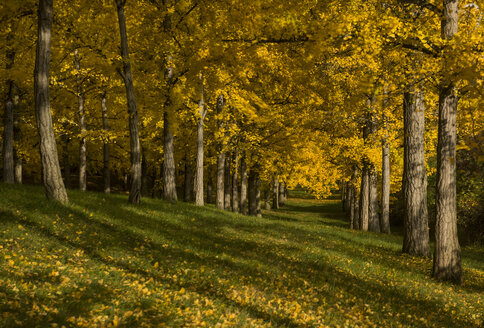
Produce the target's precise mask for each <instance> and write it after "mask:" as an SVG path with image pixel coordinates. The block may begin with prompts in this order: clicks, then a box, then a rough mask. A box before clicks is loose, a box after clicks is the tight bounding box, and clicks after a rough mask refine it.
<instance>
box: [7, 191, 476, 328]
mask: <svg viewBox="0 0 484 328" xmlns="http://www.w3.org/2000/svg"><path fill="white" fill-rule="evenodd" d="M34 201H35V200H34ZM37 204H38V203H37ZM75 204H81V205H82V206H81V208H82V207H84V209H85V210H86V211H84V210H83V211H80V210H77V209H74V208H73V207H71V206H67V207H62V206H60V205H55V206H52V207H50V206H46V207H42V208H36V210H37V211H38V212H40V213H42V215H48V216H55V215H56V214H58V210H59V209H60V210H61V211H62V212H63V214H64V216H68V215H69V214H71V217H70V218H69V216H68V218H63V220H66V223H67V222H68V223H72V224H74V225H75V229H73V230H72V231H71V230H66V231H54V230H52V229H49V228H48V227H46V226H44V225H43V224H42V223H41V222H38V221H37V220H35V218H34V217H32V218H29V217H27V218H23V217H21V216H18V215H16V214H14V212H5V211H4V212H1V213H0V216H1V217H2V218H3V217H5V218H4V222H8V221H10V222H12V223H15V224H17V223H21V224H23V225H25V226H27V227H29V228H30V230H31V231H32V233H37V234H41V235H43V236H44V237H46V238H48V239H52V240H54V241H56V242H58V243H61V244H63V245H65V246H67V247H69V248H73V249H81V250H82V251H84V252H85V253H86V255H87V256H89V257H90V258H91V259H92V260H94V261H98V262H101V263H104V264H106V265H110V266H115V267H117V268H119V269H121V270H124V271H127V272H129V273H132V274H137V275H141V276H144V277H146V278H153V279H154V280H156V281H157V282H159V283H161V284H164V285H168V286H169V288H170V289H173V290H178V289H179V288H181V287H183V288H186V289H188V290H191V291H194V292H197V293H198V294H201V295H205V296H207V297H210V298H216V299H218V300H219V301H221V302H223V303H225V304H227V305H228V306H232V307H236V308H239V309H241V310H244V311H246V312H247V313H249V314H250V315H251V316H253V317H255V318H259V319H262V320H264V321H268V322H272V323H275V324H277V325H279V326H286V327H297V326H299V325H298V323H297V322H295V321H294V320H293V319H291V318H290V317H289V316H284V315H280V314H277V313H269V312H268V311H264V309H261V308H260V307H257V306H255V305H251V304H242V303H241V302H238V301H236V300H233V299H231V298H229V297H228V296H227V295H226V293H225V291H224V286H223V285H217V284H216V283H215V282H214V281H212V280H210V279H208V278H202V279H201V280H192V281H186V282H180V281H178V280H176V281H175V280H173V279H169V278H167V275H164V274H162V273H163V271H165V270H168V271H169V270H170V265H171V264H183V263H185V262H186V263H188V264H187V265H191V266H193V267H194V268H197V267H200V266H210V267H213V268H215V269H216V270H218V272H219V274H220V275H221V276H223V275H225V276H226V277H228V278H230V279H235V280H237V279H240V280H241V281H243V282H249V281H250V283H253V284H259V286H258V287H259V288H260V290H263V289H264V287H266V286H267V285H266V284H269V285H270V284H271V283H275V282H278V281H280V282H282V283H283V284H284V285H285V286H287V287H288V288H293V289H294V290H298V289H301V288H305V285H304V284H303V283H302V282H301V278H303V279H304V280H305V281H309V284H310V286H312V287H314V289H315V290H319V292H318V293H319V295H320V296H321V297H325V298H326V299H328V300H329V302H332V303H336V302H337V301H338V299H337V297H336V296H335V293H332V292H331V289H334V290H338V291H342V292H344V293H345V295H347V298H348V299H352V298H353V297H355V298H356V299H357V300H359V301H361V302H362V303H361V302H360V303H361V304H363V303H368V304H371V305H372V307H374V308H377V309H378V308H381V307H382V306H383V305H385V304H391V306H392V308H393V310H394V311H395V312H399V311H400V312H403V311H404V310H406V308H407V306H408V305H409V304H410V305H414V306H415V307H416V308H418V309H422V313H420V314H421V315H422V316H424V315H425V313H426V312H427V311H429V312H435V313H439V316H440V317H439V318H438V319H436V320H438V322H440V323H442V324H451V323H452V324H453V326H466V325H468V322H466V321H462V320H460V319H458V318H455V317H453V316H452V315H451V314H450V313H447V312H445V313H442V312H440V310H441V309H442V308H443V305H444V304H441V302H439V301H435V300H425V299H420V298H416V297H414V296H412V295H411V294H409V293H408V291H407V290H405V289H404V288H399V287H398V286H397V287H395V286H387V285H385V284H383V281H380V282H379V281H376V280H375V281H367V280H364V279H362V278H359V277H358V276H356V275H353V274H349V273H348V272H345V271H344V270H342V269H344V268H341V267H336V266H335V265H334V264H332V263H331V262H330V260H329V259H326V260H325V259H324V258H322V259H315V260H311V259H304V258H303V257H297V253H298V252H301V251H302V249H300V248H299V247H294V246H286V245H280V244H277V245H276V244H271V243H270V242H265V243H259V242H255V241H252V240H246V239H243V235H233V236H231V237H230V238H229V237H225V236H222V235H221V234H222V233H223V232H224V230H223V229H224V228H226V227H230V228H231V229H232V230H233V231H240V232H241V233H245V234H246V235H247V236H245V237H254V232H257V233H261V234H263V233H266V232H268V231H271V233H272V234H273V236H274V237H277V236H278V235H279V236H280V235H281V234H284V235H285V236H287V238H288V239H291V240H292V241H294V242H296V243H297V242H303V241H304V242H312V243H316V242H317V245H318V247H321V248H322V249H325V248H328V249H332V250H334V251H335V252H337V253H339V254H341V255H345V256H350V257H354V258H361V257H364V256H368V254H366V252H362V251H360V250H359V249H357V245H356V246H355V245H352V246H353V247H351V248H349V249H348V248H345V249H344V250H343V249H341V248H340V249H338V250H335V240H343V236H342V235H341V234H334V235H332V237H333V239H334V240H331V239H328V240H326V241H323V242H322V241H321V240H320V239H319V238H318V237H319V236H318V231H315V232H313V233H308V231H307V230H304V229H298V228H296V227H295V226H294V225H292V224H290V225H283V224H277V223H276V224H275V223H274V222H263V221H261V220H257V219H254V220H251V219H245V220H246V221H242V220H237V219H234V216H231V217H230V218H227V215H228V214H225V213H223V212H220V211H218V210H215V209H212V208H204V209H203V210H200V209H199V208H196V207H194V206H190V205H184V206H183V207H181V206H180V205H172V204H168V203H163V202H159V203H158V202H156V204H155V202H154V201H152V202H149V203H147V204H144V205H142V206H140V207H133V206H130V205H126V202H125V200H123V199H121V198H115V199H112V198H109V199H108V201H107V204H106V206H102V207H100V208H96V210H100V211H101V212H102V213H103V215H105V216H109V217H110V218H111V219H112V220H115V222H116V224H113V223H108V222H103V221H100V220H99V219H97V216H94V217H90V216H88V215H87V214H86V212H88V211H87V209H88V208H89V200H88V199H85V198H83V199H82V200H77V199H76V200H75ZM180 207H181V208H180ZM146 210H148V211H149V212H155V213H156V212H158V213H160V218H159V219H158V218H156V214H155V215H154V216H148V215H147V214H145V212H146ZM313 210H314V209H313ZM140 211H141V212H142V213H140ZM292 211H293V212H296V208H295V206H294V207H293V209H292ZM98 212H99V211H98ZM166 212H169V213H172V214H174V215H175V219H168V218H164V217H163V216H164V215H165V214H164V213H166ZM195 216H196V220H195V221H194V222H192V221H189V220H187V218H191V217H195ZM228 216H230V215H228ZM274 216H275V215H274ZM185 217H186V218H185ZM274 220H276V219H275V218H274ZM235 222H237V223H235ZM286 223H287V222H286ZM82 224H84V225H85V226H86V229H87V231H85V232H84V233H85V234H83V235H82V238H81V239H80V240H79V241H75V240H72V239H71V236H72V234H73V233H74V230H77V229H79V226H81V225H82ZM143 228H144V229H145V230H143ZM260 228H261V229H260ZM258 229H260V230H258ZM93 232H96V233H97V234H98V235H100V236H102V238H101V239H98V240H94V239H90V238H88V237H90V236H92V233H93ZM324 233H325V234H326V233H327V231H325V232H324ZM348 233H349V232H348ZM84 236H86V237H84ZM150 238H158V239H159V240H158V241H157V240H153V239H150ZM163 240H167V241H170V244H171V245H170V246H168V247H165V246H163V245H162V242H163ZM343 241H345V240H343ZM347 241H348V242H353V240H351V239H348V240H347ZM99 242H100V243H101V245H99V244H98V243H99ZM324 242H326V243H327V244H326V245H325V244H324ZM345 242H346V241H345ZM173 245H176V246H173ZM140 246H143V247H144V249H145V251H135V250H134V249H135V248H138V249H139V248H140ZM339 246H340V247H342V246H341V244H339ZM362 246H365V245H364V244H362ZM367 246H368V245H366V246H365V247H367ZM185 247H188V248H190V249H191V250H192V251H190V252H188V253H187V252H185V251H184V248H185ZM100 249H106V250H108V251H122V252H123V253H125V254H132V255H135V256H139V257H141V258H146V259H150V257H149V256H148V255H151V256H152V259H153V260H157V261H159V262H160V263H164V267H163V268H160V270H159V271H158V270H157V271H152V268H151V267H150V266H149V265H148V264H145V265H141V266H140V265H137V266H136V265H134V264H132V263H128V262H126V261H122V260H119V259H116V258H112V257H109V256H108V255H107V254H102V253H101V252H100V251H99V250H100ZM193 250H195V251H193ZM383 250H384V249H383V248H380V247H378V248H376V249H375V251H376V252H381V251H383ZM370 253H371V252H370ZM223 254H228V255H230V256H231V257H232V259H223V258H219V256H220V255H223ZM284 254H286V256H284ZM293 254H294V256H293ZM383 256H384V257H385V261H386V262H387V264H388V265H389V266H392V265H393V266H395V264H397V265H398V264H399V263H400V262H399V260H400V258H399V256H397V255H396V254H395V252H392V251H384V254H383ZM386 257H388V259H387V258H386ZM245 259H251V260H253V261H254V262H257V263H259V264H260V266H259V265H248V264H245V263H244V261H243V260H245ZM153 260H149V261H148V262H151V261H153ZM374 260H375V261H376V260H378V261H381V257H375V258H374ZM267 266H270V267H271V268H272V271H268V270H266V269H262V268H266V267H267ZM397 269H399V270H402V271H408V272H410V271H412V272H415V271H417V272H418V271H419V269H418V268H414V267H406V266H404V265H401V266H399V267H398V268H397ZM420 270H421V269H420ZM283 272H289V273H290V276H289V277H287V278H284V277H283V276H282V273H283ZM420 273H421V272H420ZM39 277H40V278H39V279H42V276H39ZM248 277H259V278H261V282H257V281H256V280H254V279H251V280H248ZM244 279H245V280H244ZM263 282H265V283H263ZM328 288H329V289H328ZM377 293H378V295H379V296H377ZM87 294H89V293H87ZM108 297H109V295H108ZM39 301H42V300H39ZM100 301H102V300H100ZM71 303H73V304H75V302H74V301H72V302H71ZM68 304H69V302H68ZM78 310H79V311H81V313H79V314H82V313H87V310H88V309H83V308H82V307H79V309H78ZM61 311H65V312H66V313H68V315H72V313H71V311H74V310H73V309H71V308H69V307H67V308H61ZM66 316H67V314H66ZM59 320H61V319H59ZM405 322H406V323H407V324H409V325H418V324H419V323H418V322H416V321H413V320H411V319H403V323H405ZM422 326H423V324H422Z"/></svg>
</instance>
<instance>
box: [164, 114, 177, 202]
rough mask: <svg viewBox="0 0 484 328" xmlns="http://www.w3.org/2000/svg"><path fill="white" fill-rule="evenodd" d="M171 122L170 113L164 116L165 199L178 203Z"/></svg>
mask: <svg viewBox="0 0 484 328" xmlns="http://www.w3.org/2000/svg"><path fill="white" fill-rule="evenodd" d="M171 129H172V128H171V122H170V117H169V115H168V112H166V111H165V113H164V115H163V134H164V139H163V142H164V149H163V199H165V200H167V201H170V202H176V201H177V200H178V197H177V194H176V168H175V147H174V136H173V133H172V131H171Z"/></svg>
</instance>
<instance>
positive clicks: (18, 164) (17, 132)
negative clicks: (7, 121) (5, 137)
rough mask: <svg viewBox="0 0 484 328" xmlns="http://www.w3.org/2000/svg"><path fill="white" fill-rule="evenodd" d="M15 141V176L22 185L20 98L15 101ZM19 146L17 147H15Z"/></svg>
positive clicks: (16, 180)
mask: <svg viewBox="0 0 484 328" xmlns="http://www.w3.org/2000/svg"><path fill="white" fill-rule="evenodd" d="M13 109H14V113H13V140H14V148H13V160H14V165H15V168H14V174H15V183H22V175H23V172H22V170H23V159H22V156H21V155H20V152H19V149H18V147H19V145H20V143H21V141H22V130H21V128H20V111H19V96H15V97H14V101H13ZM15 145H17V146H15Z"/></svg>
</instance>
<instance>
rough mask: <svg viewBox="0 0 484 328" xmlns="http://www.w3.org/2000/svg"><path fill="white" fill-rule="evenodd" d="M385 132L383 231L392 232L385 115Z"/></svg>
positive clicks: (382, 175)
mask: <svg viewBox="0 0 484 328" xmlns="http://www.w3.org/2000/svg"><path fill="white" fill-rule="evenodd" d="M383 124H384V129H385V132H384V133H385V134H384V136H383V139H382V173H381V180H382V181H381V186H382V189H381V217H380V226H381V231H382V232H384V233H387V234H390V146H389V144H388V125H387V121H386V117H385V115H383Z"/></svg>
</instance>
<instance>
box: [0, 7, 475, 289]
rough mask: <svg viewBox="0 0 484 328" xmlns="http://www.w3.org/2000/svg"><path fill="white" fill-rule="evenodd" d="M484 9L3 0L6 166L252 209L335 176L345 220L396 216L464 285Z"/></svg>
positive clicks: (332, 182) (411, 245)
mask: <svg viewBox="0 0 484 328" xmlns="http://www.w3.org/2000/svg"><path fill="white" fill-rule="evenodd" d="M483 6H484V3H483V2H482V1H481V0H478V1H471V0H468V1H463V0H461V1H459V0H443V1H427V0H385V1H382V0H375V1H355V0H345V1H341V0H325V1H321V0H319V1H318V0H298V1H294V0H288V1H260V0H254V1H241V0H231V1H225V0H221V1H206V0H139V1H135V0H128V1H126V0H92V1H67V0H56V1H54V3H53V1H52V0H40V1H32V0H24V1H17V0H6V1H2V2H1V3H0V20H1V22H2V24H1V25H2V28H1V30H0V38H1V40H2V42H1V45H2V47H1V49H2V53H1V56H0V67H1V69H0V80H1V81H3V82H2V83H1V84H0V94H1V95H2V97H3V101H4V104H5V106H4V107H3V117H4V124H3V125H2V132H3V133H2V154H3V156H2V168H3V171H2V172H3V173H2V177H3V181H4V182H5V183H42V184H43V185H44V186H45V190H46V195H47V197H48V198H51V199H55V200H58V201H60V202H63V203H67V202H68V201H69V200H68V196H67V193H66V188H79V189H80V190H99V191H104V192H106V193H109V192H120V191H126V192H128V193H129V202H131V203H133V204H138V203H140V202H142V201H143V197H162V198H164V199H165V200H169V201H172V202H176V201H179V200H181V199H182V200H183V201H187V202H192V201H193V202H195V204H197V205H200V206H203V205H204V204H205V203H214V204H216V207H217V208H219V209H225V210H230V211H234V212H241V213H243V214H248V215H254V216H260V214H261V207H262V206H263V204H265V205H266V206H271V207H272V208H274V209H277V208H278V207H279V206H280V205H283V203H284V201H285V197H286V195H287V190H288V189H293V188H296V187H299V188H304V189H305V190H308V191H310V192H312V193H314V194H316V195H318V196H319V197H324V196H328V195H330V194H331V193H332V191H334V190H336V189H340V190H341V191H342V199H343V207H344V209H345V211H346V213H347V215H348V220H349V223H348V224H349V226H351V228H352V229H359V230H369V231H374V232H382V233H390V232H391V230H392V226H393V225H396V226H401V225H403V232H404V240H403V248H402V249H403V252H405V253H409V254H411V255H416V256H423V257H429V256H432V255H433V263H434V264H433V270H432V271H433V272H432V275H433V276H434V277H436V278H441V279H444V280H451V281H453V282H457V283H459V282H461V280H462V269H461V255H460V246H459V237H460V240H461V243H462V241H464V242H468V241H474V242H475V241H478V240H479V239H480V240H482V238H483V236H484V235H483V233H484V221H483V214H482V213H484V202H483V199H484V173H483V172H484V149H483V146H482V145H483V142H484V110H483V107H484V95H483V90H484V89H483V78H484V77H483V72H484V70H483V64H484V54H483V51H484V47H483V43H484V35H483V31H484V29H483V27H482V22H481V20H482V15H483V11H482V8H483ZM39 149H40V151H39ZM431 234H432V235H431ZM434 236H435V237H434ZM430 240H435V252H434V254H431V249H430Z"/></svg>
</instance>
